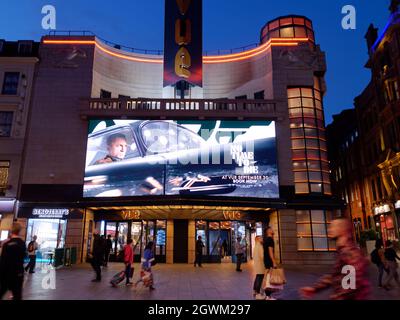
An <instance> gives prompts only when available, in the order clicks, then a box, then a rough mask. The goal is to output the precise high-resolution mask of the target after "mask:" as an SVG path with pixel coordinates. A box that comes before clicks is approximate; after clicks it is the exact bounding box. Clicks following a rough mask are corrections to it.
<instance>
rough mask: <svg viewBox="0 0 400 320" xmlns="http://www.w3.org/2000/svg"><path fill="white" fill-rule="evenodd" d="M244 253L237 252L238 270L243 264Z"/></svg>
mask: <svg viewBox="0 0 400 320" xmlns="http://www.w3.org/2000/svg"><path fill="white" fill-rule="evenodd" d="M242 259H243V253H238V254H236V270H237V271H239V270H240V266H241V265H242Z"/></svg>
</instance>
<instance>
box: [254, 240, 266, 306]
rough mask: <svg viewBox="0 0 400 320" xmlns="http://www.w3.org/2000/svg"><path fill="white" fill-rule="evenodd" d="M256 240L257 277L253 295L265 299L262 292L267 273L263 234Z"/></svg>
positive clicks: (255, 261) (255, 268)
mask: <svg viewBox="0 0 400 320" xmlns="http://www.w3.org/2000/svg"><path fill="white" fill-rule="evenodd" d="M255 240H256V242H255V245H254V251H253V261H254V271H255V274H256V278H255V279H254V285H253V290H254V292H253V295H254V297H255V298H256V300H264V299H265V296H264V295H263V294H262V293H261V292H260V291H261V285H262V282H263V280H264V273H265V267H264V249H263V241H262V237H261V236H257V237H256V239H255Z"/></svg>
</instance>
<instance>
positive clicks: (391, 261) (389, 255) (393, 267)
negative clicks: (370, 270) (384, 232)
mask: <svg viewBox="0 0 400 320" xmlns="http://www.w3.org/2000/svg"><path fill="white" fill-rule="evenodd" d="M385 259H386V261H387V266H388V269H389V275H388V277H387V279H386V281H385V284H384V286H383V287H384V288H385V289H386V290H390V283H391V282H392V280H393V279H394V280H395V281H396V283H397V287H398V288H400V280H399V274H398V273H397V268H398V265H397V261H396V259H397V260H400V257H399V256H398V255H397V253H396V251H395V250H394V248H393V243H392V241H390V240H387V241H386V249H385Z"/></svg>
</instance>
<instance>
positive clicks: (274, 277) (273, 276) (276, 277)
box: [268, 268, 286, 285]
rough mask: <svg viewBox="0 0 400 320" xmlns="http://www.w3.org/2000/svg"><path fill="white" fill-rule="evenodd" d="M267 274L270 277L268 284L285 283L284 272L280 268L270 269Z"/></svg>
mask: <svg viewBox="0 0 400 320" xmlns="http://www.w3.org/2000/svg"><path fill="white" fill-rule="evenodd" d="M268 274H269V275H270V283H271V284H272V285H283V284H285V283H286V277H285V272H284V271H283V269H282V268H277V269H271V270H270V272H269V273H268Z"/></svg>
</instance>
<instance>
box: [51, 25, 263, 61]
mask: <svg viewBox="0 0 400 320" xmlns="http://www.w3.org/2000/svg"><path fill="white" fill-rule="evenodd" d="M49 36H69V37H70V36H94V37H96V38H97V39H99V40H100V41H101V42H103V43H104V44H106V45H108V46H111V47H114V48H116V49H119V50H124V51H128V52H133V53H141V54H153V55H160V56H161V55H163V54H164V51H163V50H156V49H139V48H133V47H128V46H124V45H120V44H117V43H115V42H111V41H108V40H106V39H103V38H101V37H98V36H96V34H94V33H93V32H91V31H68V30H66V31H64V30H52V31H50V32H49ZM258 46H260V44H259V43H252V44H249V45H246V46H242V47H238V48H233V49H217V50H209V51H204V52H203V55H204V56H215V55H217V56H219V55H225V54H233V53H240V52H244V51H247V50H250V49H254V48H257V47H258Z"/></svg>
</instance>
